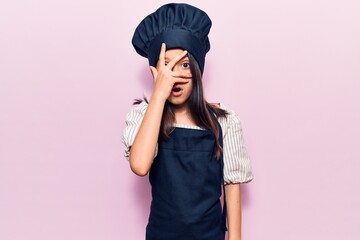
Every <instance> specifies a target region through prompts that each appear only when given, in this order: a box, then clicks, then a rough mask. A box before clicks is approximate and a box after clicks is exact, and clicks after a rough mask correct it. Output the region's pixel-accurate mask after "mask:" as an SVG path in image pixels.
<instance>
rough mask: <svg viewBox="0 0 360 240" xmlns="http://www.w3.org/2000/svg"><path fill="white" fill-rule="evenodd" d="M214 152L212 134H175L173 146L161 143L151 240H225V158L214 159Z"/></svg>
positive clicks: (169, 142) (183, 131) (153, 179)
mask: <svg viewBox="0 0 360 240" xmlns="http://www.w3.org/2000/svg"><path fill="white" fill-rule="evenodd" d="M218 125H219V131H220V134H219V136H220V137H219V141H220V144H221V145H222V131H221V127H220V124H218ZM215 151H216V147H215V136H214V134H213V133H212V132H211V131H209V130H197V129H187V128H175V129H174V131H173V132H172V133H171V137H170V139H169V140H166V141H160V140H159V142H158V153H157V157H156V158H155V159H154V162H153V164H152V167H151V169H150V175H149V180H150V184H151V187H152V188H151V191H152V202H151V209H150V216H149V222H148V224H147V227H146V240H224V239H225V231H226V223H225V219H226V216H225V214H226V209H225V206H224V209H223V210H222V208H221V202H220V197H221V192H222V186H223V160H222V155H221V158H220V159H219V160H217V159H216V158H215ZM224 192H225V191H224ZM224 202H225V200H224Z"/></svg>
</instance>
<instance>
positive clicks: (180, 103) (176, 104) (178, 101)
mask: <svg viewBox="0 0 360 240" xmlns="http://www.w3.org/2000/svg"><path fill="white" fill-rule="evenodd" d="M168 101H169V103H171V105H173V106H174V107H180V106H183V105H186V103H187V101H186V100H184V99H173V98H168Z"/></svg>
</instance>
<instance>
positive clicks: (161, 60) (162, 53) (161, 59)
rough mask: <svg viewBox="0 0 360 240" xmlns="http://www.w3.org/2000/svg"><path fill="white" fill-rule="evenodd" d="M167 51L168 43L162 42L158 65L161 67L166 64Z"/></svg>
mask: <svg viewBox="0 0 360 240" xmlns="http://www.w3.org/2000/svg"><path fill="white" fill-rule="evenodd" d="M165 53H166V44H165V43H162V44H161V50H160V55H159V61H158V66H157V67H159V68H162V67H164V66H165Z"/></svg>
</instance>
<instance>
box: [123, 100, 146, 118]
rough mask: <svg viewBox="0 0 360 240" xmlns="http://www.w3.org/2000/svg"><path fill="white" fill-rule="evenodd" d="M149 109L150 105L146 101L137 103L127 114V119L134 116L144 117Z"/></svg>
mask: <svg viewBox="0 0 360 240" xmlns="http://www.w3.org/2000/svg"><path fill="white" fill-rule="evenodd" d="M147 107H148V103H147V102H146V101H142V102H139V103H136V104H135V105H133V106H132V108H131V109H130V111H129V112H128V113H127V117H129V116H133V115H144V114H145V112H146V109H147Z"/></svg>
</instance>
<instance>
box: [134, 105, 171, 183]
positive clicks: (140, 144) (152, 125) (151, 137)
mask: <svg viewBox="0 0 360 240" xmlns="http://www.w3.org/2000/svg"><path fill="white" fill-rule="evenodd" d="M164 105H165V101H163V100H158V99H156V98H151V99H150V101H149V104H148V107H147V110H146V113H145V115H144V118H143V120H142V123H141V126H140V128H139V131H138V133H137V135H136V137H135V140H134V143H133V144H132V146H131V149H130V155H129V161H130V167H131V169H132V171H133V172H134V173H135V174H137V175H139V176H145V175H146V174H147V173H148V172H149V170H150V167H151V164H152V162H153V160H154V155H155V151H156V146H157V142H158V137H159V131H160V125H161V118H162V113H163V110H164Z"/></svg>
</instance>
